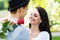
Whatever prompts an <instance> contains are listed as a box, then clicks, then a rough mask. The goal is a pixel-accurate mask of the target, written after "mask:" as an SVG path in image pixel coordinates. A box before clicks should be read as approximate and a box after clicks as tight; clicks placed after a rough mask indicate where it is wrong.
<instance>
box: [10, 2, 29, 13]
mask: <svg viewBox="0 0 60 40" xmlns="http://www.w3.org/2000/svg"><path fill="white" fill-rule="evenodd" d="M28 3H29V2H27V3H25V4H24V5H22V6H21V7H23V8H25V7H27V6H28ZM21 7H18V8H16V9H14V10H11V11H10V12H11V13H16V12H17V9H19V8H21Z"/></svg>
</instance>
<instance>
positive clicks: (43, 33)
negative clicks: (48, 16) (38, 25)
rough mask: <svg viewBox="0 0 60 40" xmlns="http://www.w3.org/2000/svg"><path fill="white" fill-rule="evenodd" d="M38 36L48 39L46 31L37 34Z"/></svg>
mask: <svg viewBox="0 0 60 40" xmlns="http://www.w3.org/2000/svg"><path fill="white" fill-rule="evenodd" d="M39 36H40V37H44V36H45V37H49V33H48V32H47V31H42V32H40V33H39Z"/></svg>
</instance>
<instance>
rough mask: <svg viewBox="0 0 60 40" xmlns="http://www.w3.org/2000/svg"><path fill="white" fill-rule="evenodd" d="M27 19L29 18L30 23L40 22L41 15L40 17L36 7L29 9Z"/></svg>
mask: <svg viewBox="0 0 60 40" xmlns="http://www.w3.org/2000/svg"><path fill="white" fill-rule="evenodd" d="M29 20H30V24H40V22H41V17H40V15H39V12H38V10H37V9H36V8H35V9H33V10H32V11H31V14H30V17H29Z"/></svg>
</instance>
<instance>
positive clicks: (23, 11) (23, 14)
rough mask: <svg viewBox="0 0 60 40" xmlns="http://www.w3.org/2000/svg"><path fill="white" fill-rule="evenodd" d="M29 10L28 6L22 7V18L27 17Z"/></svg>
mask: <svg viewBox="0 0 60 40" xmlns="http://www.w3.org/2000/svg"><path fill="white" fill-rule="evenodd" d="M27 10H28V6H26V7H25V8H23V7H22V9H21V10H20V11H21V13H20V17H21V18H24V17H25V15H26V14H27Z"/></svg>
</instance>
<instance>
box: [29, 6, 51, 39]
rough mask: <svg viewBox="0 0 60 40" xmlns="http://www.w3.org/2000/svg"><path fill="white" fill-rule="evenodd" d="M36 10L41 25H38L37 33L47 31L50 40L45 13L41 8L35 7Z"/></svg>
mask: <svg viewBox="0 0 60 40" xmlns="http://www.w3.org/2000/svg"><path fill="white" fill-rule="evenodd" d="M36 9H37V10H38V12H39V15H40V17H41V19H42V23H40V24H39V31H47V32H48V33H49V35H50V40H52V36H51V32H50V25H49V20H48V15H47V12H46V11H45V9H44V8H42V7H36ZM29 28H31V24H30V23H29Z"/></svg>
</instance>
